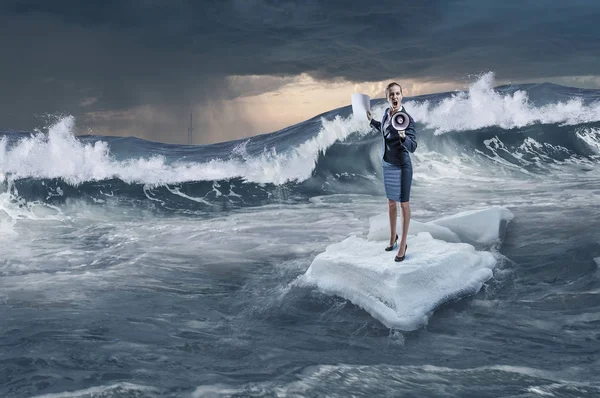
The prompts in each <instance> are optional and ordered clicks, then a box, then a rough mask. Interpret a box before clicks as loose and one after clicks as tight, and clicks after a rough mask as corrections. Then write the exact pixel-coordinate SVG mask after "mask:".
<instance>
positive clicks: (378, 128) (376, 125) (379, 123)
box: [369, 119, 381, 131]
mask: <svg viewBox="0 0 600 398" xmlns="http://www.w3.org/2000/svg"><path fill="white" fill-rule="evenodd" d="M369 124H370V125H371V127H374V128H376V129H377V131H381V122H378V121H377V120H375V119H371V122H370V123H369Z"/></svg>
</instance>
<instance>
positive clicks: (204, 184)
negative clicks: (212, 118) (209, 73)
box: [0, 75, 600, 397]
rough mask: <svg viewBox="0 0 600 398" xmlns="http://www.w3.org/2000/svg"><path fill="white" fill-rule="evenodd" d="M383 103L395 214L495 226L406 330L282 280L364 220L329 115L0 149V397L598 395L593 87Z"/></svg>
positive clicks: (33, 139) (476, 90)
mask: <svg viewBox="0 0 600 398" xmlns="http://www.w3.org/2000/svg"><path fill="white" fill-rule="evenodd" d="M404 104H405V106H406V108H407V110H408V111H409V112H410V113H411V115H412V116H413V117H414V118H415V120H416V121H417V137H418V143H419V147H418V149H417V152H416V153H415V154H414V155H413V164H414V167H415V174H414V180H413V189H412V194H411V207H412V211H413V219H414V220H418V221H429V220H434V219H437V218H440V217H442V216H446V215H452V214H456V213H458V212H462V211H469V210H478V209H484V208H488V207H490V206H503V207H506V208H507V209H509V210H510V211H511V212H512V213H513V215H514V218H513V219H512V221H511V222H510V223H509V224H508V227H507V229H506V233H505V235H504V237H503V240H502V241H501V242H500V244H499V245H498V246H497V247H496V248H495V250H496V254H497V255H498V256H500V257H502V259H503V261H501V262H500V263H499V264H498V266H497V267H496V268H495V269H494V276H493V278H491V279H490V280H488V281H487V282H486V283H485V284H484V286H483V287H482V288H481V290H479V292H477V293H476V294H474V295H473V294H470V295H466V296H464V297H457V298H455V299H453V300H451V301H449V302H445V303H440V305H439V306H437V308H436V309H435V311H433V312H432V313H430V314H429V316H428V321H427V322H426V324H425V325H423V326H421V327H419V328H417V329H415V330H399V329H393V328H392V329H390V328H388V327H386V326H385V325H383V324H382V323H381V322H379V321H378V320H377V319H375V318H374V317H373V316H372V315H371V314H370V313H368V312H367V311H365V310H363V309H362V308H360V307H359V306H357V305H355V304H353V303H351V302H350V301H348V300H345V299H343V298H341V297H337V296H334V295H328V294H326V293H324V292H322V291H320V290H319V289H317V288H316V287H311V286H306V285H302V284H298V283H296V281H297V280H298V278H300V277H302V275H304V273H305V272H306V271H307V270H308V268H309V267H310V265H311V263H312V261H313V260H314V259H315V257H316V256H317V255H318V254H319V253H322V252H323V251H325V250H326V248H327V247H328V246H329V245H331V244H334V243H337V242H340V241H343V240H344V239H346V238H348V237H349V236H351V235H355V236H357V237H366V236H367V234H368V233H369V219H370V218H371V217H373V216H375V215H378V214H381V213H383V212H385V211H386V206H387V203H386V199H385V196H384V192H383V184H382V179H381V170H380V167H381V163H380V159H379V156H380V149H381V137H380V136H378V134H377V133H376V132H374V131H371V130H369V128H368V127H367V126H365V125H364V123H360V122H358V121H355V120H354V119H353V118H352V115H351V107H350V106H348V107H344V108H340V109H335V110H332V111H330V112H327V113H325V114H323V115H320V116H318V117H315V118H313V119H311V120H307V121H305V122H302V123H299V124H297V125H294V126H290V127H288V128H286V129H283V130H281V131H277V132H275V133H272V134H266V135H261V136H257V137H253V138H250V139H245V140H240V141H235V142H226V143H221V144H216V145H208V146H193V147H192V146H178V145H165V144H158V143H153V142H148V141H144V140H140V139H136V138H118V137H100V136H83V137H74V136H73V133H72V131H73V125H74V123H75V121H74V120H73V119H72V118H69V117H66V118H62V119H60V120H58V121H57V123H56V124H54V125H52V126H49V127H48V129H47V131H44V132H39V133H22V132H3V133H2V134H0V172H1V173H2V174H0V247H1V251H2V256H1V257H0V320H1V322H0V346H1V350H0V396H2V397H163V396H164V397H225V396H227V397H229V396H234V397H263V396H264V397H322V396H328V397H347V396H406V397H447V396H461V397H552V396H555V397H581V396H586V397H591V396H600V372H599V370H600V357H599V355H600V329H599V328H600V280H599V277H600V271H598V267H599V266H600V200H599V199H598V198H599V197H600V167H599V164H598V161H599V160H600V91H598V90H583V89H576V88H569V87H562V86H556V85H550V84H524V85H510V86H500V87H495V88H494V81H493V76H492V75H484V76H482V77H481V78H480V79H479V80H477V81H476V82H474V83H473V84H472V85H471V86H470V87H469V89H468V91H465V92H453V93H439V94H432V95H427V96H421V97H413V98H407V99H405V101H404ZM384 105H385V104H384V102H383V101H381V100H379V101H374V104H372V106H374V113H375V115H376V117H379V116H380V115H381V114H382V112H383V109H384ZM410 255H411V248H410V247H409V250H408V257H407V261H410ZM390 261H393V260H392V257H390ZM399 266H402V265H399Z"/></svg>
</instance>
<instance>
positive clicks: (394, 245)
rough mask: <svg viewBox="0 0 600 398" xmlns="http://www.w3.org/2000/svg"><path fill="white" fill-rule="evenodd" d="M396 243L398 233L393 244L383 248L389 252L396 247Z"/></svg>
mask: <svg viewBox="0 0 600 398" xmlns="http://www.w3.org/2000/svg"><path fill="white" fill-rule="evenodd" d="M396 243H398V235H396V240H395V241H394V244H393V245H391V246H387V247H386V248H385V251H386V252H391V251H392V250H394V247H396Z"/></svg>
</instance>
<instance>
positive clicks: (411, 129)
mask: <svg viewBox="0 0 600 398" xmlns="http://www.w3.org/2000/svg"><path fill="white" fill-rule="evenodd" d="M408 117H409V118H410V123H409V124H408V127H407V128H406V130H404V133H405V134H406V137H405V138H404V139H403V140H402V144H404V147H405V148H406V149H407V150H408V151H409V152H410V153H413V152H414V151H416V150H417V137H416V136H415V119H413V118H412V116H410V115H408Z"/></svg>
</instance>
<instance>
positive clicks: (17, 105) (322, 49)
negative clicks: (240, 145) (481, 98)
mask: <svg viewBox="0 0 600 398" xmlns="http://www.w3.org/2000/svg"><path fill="white" fill-rule="evenodd" d="M599 19H600V3H599V2H597V1H595V0H587V1H583V0H571V1H568V2H549V1H526V0H523V1H503V2H497V1H482V0H461V1H459V0H443V1H442V0H421V1H408V0H394V1H376V2H367V1H361V2H359V1H352V0H345V1H338V0H335V1H310V0H303V1H296V0H289V1H285V0H281V1H275V0H222V1H221V0H219V1H216V0H214V1H209V0H205V1H157V0H121V1H116V0H109V1H86V2H83V1H77V0H53V1H45V0H13V1H10V0H9V1H6V0H5V1H3V2H2V3H1V5H0V46H1V48H2V54H3V60H2V62H0V73H1V74H2V82H3V83H2V90H1V91H0V104H1V107H0V128H12V129H20V130H24V129H31V128H33V127H37V126H39V125H40V120H41V119H43V115H46V114H72V115H75V116H76V117H77V118H78V124H79V125H80V126H81V127H85V128H92V129H95V128H98V129H102V128H105V129H107V130H108V131H111V132H118V131H120V130H123V131H131V130H137V131H143V132H144V133H143V134H141V135H142V136H143V137H144V138H149V139H155V140H161V141H171V142H183V141H182V140H183V139H184V137H185V128H186V124H187V120H188V117H189V113H190V111H191V110H195V111H198V110H202V111H200V115H199V117H198V130H199V131H200V134H204V133H205V134H206V135H207V137H208V136H209V135H210V139H207V141H218V140H220V139H219V138H222V139H221V140H225V139H232V138H235V136H234V135H228V134H226V133H223V134H222V135H221V136H216V135H215V132H214V131H212V132H209V131H208V130H209V129H213V130H214V129H215V128H218V126H219V125H222V126H223V129H226V128H227V123H226V122H225V121H223V120H221V119H223V118H226V117H227V115H229V114H230V112H233V111H234V110H229V109H223V106H224V105H223V104H226V103H227V101H228V100H231V99H234V98H240V97H244V96H249V95H256V94H260V93H261V92H266V91H273V90H277V89H278V88H279V87H282V86H283V85H285V84H289V83H290V82H291V81H293V77H294V76H298V75H300V74H307V75H309V76H312V77H313V78H315V79H319V80H322V81H341V80H343V81H348V82H357V83H360V82H364V81H381V80H386V79H390V78H395V77H401V78H403V79H422V80H425V81H428V82H446V81H456V80H464V79H465V78H467V77H468V76H470V75H474V74H479V73H482V72H487V71H494V72H495V73H496V75H497V76H498V77H499V78H501V79H504V80H519V81H525V80H528V79H531V80H533V79H536V80H539V79H545V78H561V79H564V78H565V77H569V76H573V77H578V76H597V75H598V74H599V72H598V65H599V60H600V27H599V25H598V24H597V21H598V20H599ZM243 76H256V77H260V76H263V77H264V78H257V79H243V80H242V81H243V83H242V84H240V81H239V80H236V77H243ZM139 115H145V116H144V117H143V118H142V119H143V120H142V119H139ZM209 119H212V120H209ZM208 121H210V123H208ZM203 123H204V124H203ZM215 126H217V127H215ZM203 130H204V133H203ZM217 133H218V132H217ZM211 134H212V135H211ZM200 141H202V140H200Z"/></svg>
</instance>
